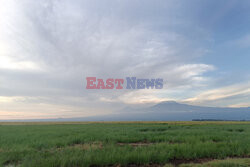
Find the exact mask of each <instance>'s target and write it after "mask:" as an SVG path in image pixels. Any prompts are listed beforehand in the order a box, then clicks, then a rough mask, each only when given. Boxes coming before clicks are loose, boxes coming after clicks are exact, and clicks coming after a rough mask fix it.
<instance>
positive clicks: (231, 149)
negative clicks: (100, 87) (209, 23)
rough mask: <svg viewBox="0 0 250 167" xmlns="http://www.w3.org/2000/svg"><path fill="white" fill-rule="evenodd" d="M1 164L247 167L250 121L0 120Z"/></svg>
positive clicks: (5, 166)
mask: <svg viewBox="0 0 250 167" xmlns="http://www.w3.org/2000/svg"><path fill="white" fill-rule="evenodd" d="M0 166H2V167H13V166H18V167H19V166H20V167H88V166H91V167H94V166H95V167H98V166H110V167H112V166H114V167H118V166H131V167H136V166H148V167H150V166H152V167H157V166H159V167H160V166H165V167H168V166H169V167H173V166H180V167H185V166H188V167H191V166H194V167H198V166H204V167H213V166H214V167H217V166H218V167H220V166H222V167H223V166H225V167H236V166H240V167H245V166H246V167H247V166H250V122H229V121H226V122H219V121H215V122H205V121H201V122H199V121H190V122H30V123H24V122H23V123H22V122H19V123H13V122H2V123H0Z"/></svg>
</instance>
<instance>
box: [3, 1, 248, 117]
mask: <svg viewBox="0 0 250 167" xmlns="http://www.w3.org/2000/svg"><path fill="white" fill-rule="evenodd" d="M249 8H250V2H249V1H238V0H221V1H217V0H207V1H202V2H201V1H199V0H189V1H175V0H143V1H139V0H101V1H100V0H99V1H97V0H74V1H70V0H39V1H34V0H0V119H33V118H68V117H79V116H80V117H84V116H93V115H105V114H109V113H113V112H115V111H117V110H119V109H121V108H123V107H125V106H133V107H138V106H139V107H140V106H147V105H153V104H155V103H158V102H161V101H166V100H175V101H178V102H184V103H188V104H195V105H203V106H223V107H243V106H250V10H249ZM90 76H93V77H97V78H104V79H105V78H125V77H132V76H136V77H137V78H163V79H164V88H163V89H159V90H155V89H149V90H126V89H124V90H116V89H114V90H87V89H86V77H90Z"/></svg>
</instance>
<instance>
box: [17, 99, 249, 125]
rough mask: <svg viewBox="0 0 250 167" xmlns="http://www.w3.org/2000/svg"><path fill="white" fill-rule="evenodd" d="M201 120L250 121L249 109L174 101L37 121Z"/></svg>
mask: <svg viewBox="0 0 250 167" xmlns="http://www.w3.org/2000/svg"><path fill="white" fill-rule="evenodd" d="M201 119H202V120H250V107H242V108H229V107H224V108H222V107H204V106H195V105H189V104H182V103H177V102H175V101H165V102H161V103H159V104H156V105H154V106H151V107H144V108H139V109H138V108H136V109H134V108H131V107H125V108H124V109H122V110H119V111H117V112H115V113H114V114H110V115H104V116H94V117H82V118H60V119H49V120H41V119H40V120H39V121H191V120H201ZM21 121H25V120H21ZM29 121H32V120H29ZM33 121H38V120H33Z"/></svg>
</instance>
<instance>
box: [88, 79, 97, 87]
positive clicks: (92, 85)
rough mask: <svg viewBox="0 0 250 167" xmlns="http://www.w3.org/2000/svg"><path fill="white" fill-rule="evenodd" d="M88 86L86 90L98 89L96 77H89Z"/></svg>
mask: <svg viewBox="0 0 250 167" xmlns="http://www.w3.org/2000/svg"><path fill="white" fill-rule="evenodd" d="M86 79H87V86H86V89H96V85H95V84H94V82H95V81H96V77H87V78H86Z"/></svg>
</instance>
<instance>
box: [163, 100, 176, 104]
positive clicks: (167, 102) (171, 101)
mask: <svg viewBox="0 0 250 167" xmlns="http://www.w3.org/2000/svg"><path fill="white" fill-rule="evenodd" d="M159 104H178V103H177V102H176V101H173V100H170V101H163V102H161V103H159Z"/></svg>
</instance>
